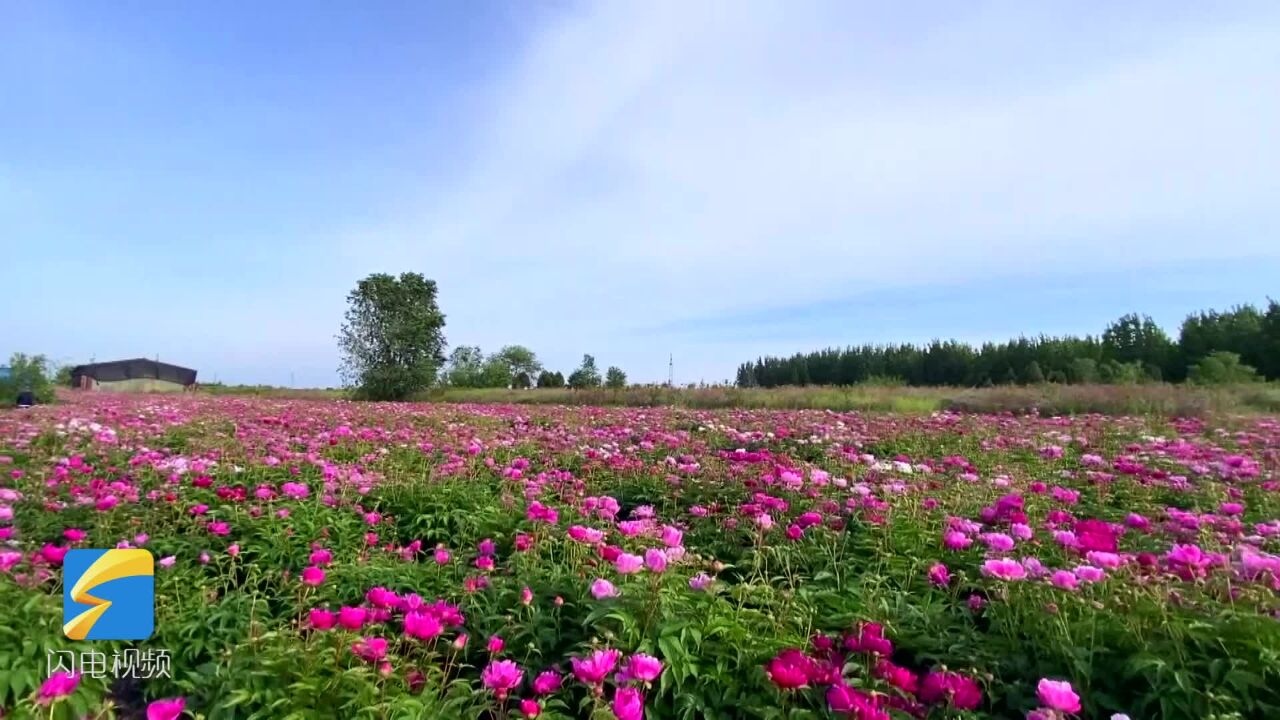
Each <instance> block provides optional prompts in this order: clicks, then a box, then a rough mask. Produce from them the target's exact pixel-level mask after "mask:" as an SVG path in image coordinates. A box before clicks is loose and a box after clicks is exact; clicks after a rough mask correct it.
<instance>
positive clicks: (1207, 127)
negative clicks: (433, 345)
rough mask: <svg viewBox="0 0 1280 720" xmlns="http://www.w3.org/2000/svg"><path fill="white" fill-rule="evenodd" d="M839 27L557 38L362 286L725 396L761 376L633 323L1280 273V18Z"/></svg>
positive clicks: (685, 24)
mask: <svg viewBox="0 0 1280 720" xmlns="http://www.w3.org/2000/svg"><path fill="white" fill-rule="evenodd" d="M843 6H844V5H843V4H842V3H836V4H834V5H833V6H829V7H823V6H820V5H808V4H803V3H750V4H748V3H738V2H724V3H713V2H702V3H679V4H677V3H636V4H628V3H601V4H598V5H594V6H592V7H590V8H587V9H578V10H573V11H569V12H566V13H565V14H564V15H563V16H559V17H555V18H551V19H549V20H548V21H547V24H546V26H545V28H543V29H542V30H541V32H540V33H538V34H537V36H536V37H535V38H534V40H533V41H532V42H531V44H530V45H529V46H528V47H527V48H524V49H523V50H522V52H521V54H520V55H519V60H518V62H517V63H516V64H515V65H514V66H513V67H512V69H511V72H510V73H509V74H508V75H507V76H505V77H504V79H502V80H501V81H500V82H498V83H496V84H495V85H494V86H493V87H492V88H491V89H490V92H489V98H490V103H489V105H488V106H487V108H486V116H485V117H483V118H481V119H480V120H478V121H477V122H476V123H475V124H474V128H475V135H474V137H471V138H468V140H467V146H468V147H472V148H475V151H474V156H473V157H472V158H471V159H470V161H469V164H468V166H467V167H466V168H460V169H457V171H456V172H455V173H454V174H455V177H456V184H455V186H454V187H455V188H456V190H455V191H454V192H450V193H446V194H444V195H443V196H437V197H424V198H422V199H421V201H420V203H418V204H415V205H414V206H413V207H406V208H403V209H402V211H401V212H400V213H398V214H395V215H393V216H392V217H388V218H387V219H386V221H385V223H384V224H382V225H379V226H377V227H373V228H365V229H360V230H357V231H354V232H352V233H351V234H350V236H349V238H348V240H347V242H346V244H345V247H344V249H343V252H344V253H345V257H346V258H347V259H348V260H349V261H350V267H351V269H352V270H353V271H354V270H361V271H364V270H375V269H378V270H380V269H386V268H405V269H408V268H410V267H412V268H414V269H417V268H424V269H426V271H427V273H428V275H430V276H432V277H435V278H437V279H438V280H439V281H440V283H441V289H442V297H443V301H444V305H445V310H446V312H447V313H448V314H449V320H450V338H451V340H453V341H454V342H455V343H460V342H467V343H472V342H479V343H481V344H483V345H485V346H494V345H497V344H500V343H504V342H524V343H527V344H530V345H533V346H535V348H536V349H538V350H539V351H540V352H541V353H542V354H543V355H544V356H548V357H549V358H550V359H551V360H552V361H553V362H554V363H556V364H567V363H571V362H573V361H575V360H576V359H577V357H578V356H579V355H580V354H581V352H583V351H594V352H595V353H596V355H597V356H598V357H600V359H601V362H604V363H606V364H608V363H610V362H612V361H613V360H612V357H617V358H618V362H620V363H621V364H624V366H627V365H629V366H630V367H631V368H632V369H633V372H632V375H633V378H635V379H641V380H645V379H657V378H660V377H664V376H665V364H666V363H665V359H666V354H667V351H668V349H676V350H678V351H680V352H684V353H686V354H688V355H691V356H698V357H700V358H701V359H699V360H698V361H697V362H698V363H701V364H702V365H701V366H700V367H699V368H697V371H713V370H714V371H715V372H714V373H712V376H713V377H716V376H724V375H727V374H728V372H729V370H730V369H731V367H732V365H733V364H734V363H736V362H737V361H738V360H740V359H742V358H740V357H738V356H736V355H734V356H729V357H725V356H723V355H724V354H725V351H726V350H727V348H702V349H699V348H696V347H691V346H689V344H688V343H689V341H688V339H687V338H675V337H666V338H664V337H654V336H652V335H647V336H645V337H644V338H643V339H636V338H634V337H632V331H633V329H634V328H636V327H650V326H653V325H655V324H660V323H662V322H674V321H679V320H683V319H689V318H695V317H703V316H707V315H715V314H717V313H722V312H729V311H738V312H741V311H742V310H743V309H746V308H752V307H771V306H778V305H792V304H796V303H800V302H806V301H816V300H821V299H825V298H831V297H839V296H841V295H843V294H847V293H848V292H849V290H850V289H851V288H858V289H866V288H875V287H894V286H902V285H911V284H919V283H928V282H931V281H936V280H940V279H964V280H972V279H974V278H981V277H997V276H1001V275H1008V274H1017V273H1021V272H1025V271H1028V270H1036V271H1040V270H1042V269H1043V268H1044V267H1046V266H1052V267H1056V268H1060V269H1062V270H1080V269H1087V268H1090V267H1097V266H1102V265H1105V266H1144V265H1150V264H1151V263H1152V262H1153V261H1155V260H1157V259H1158V260H1162V261H1168V260H1185V259H1194V258H1201V257H1204V258H1223V257H1235V256H1244V255H1253V256H1257V255H1267V256H1270V257H1276V256H1277V255H1278V254H1280V246H1278V245H1276V243H1275V242H1274V239H1273V237H1272V236H1274V234H1275V233H1274V230H1275V222H1274V210H1273V208H1272V206H1273V204H1274V198H1275V197H1277V195H1280V173H1277V170H1276V168H1277V167H1280V144H1277V143H1275V142H1274V138H1273V137H1272V135H1273V134H1274V128H1276V127H1280V96H1277V95H1276V94H1275V93H1274V92H1273V89H1274V88H1275V87H1276V84H1277V81H1278V80H1280V24H1277V22H1276V17H1275V16H1274V15H1273V16H1270V17H1261V18H1257V17H1255V18H1252V19H1251V22H1249V23H1247V24H1245V23H1235V22H1225V21H1224V22H1218V23H1216V24H1213V23H1207V22H1206V23H1199V26H1200V29H1191V30H1187V29H1186V28H1183V27H1181V26H1178V27H1173V26H1169V27H1164V26H1160V25H1157V24H1154V23H1151V24H1143V23H1135V24H1134V25H1133V27H1132V28H1130V30H1129V31H1128V32H1129V34H1128V35H1125V34H1124V33H1119V37H1118V38H1111V37H1110V36H1108V39H1107V41H1106V42H1102V41H1099V42H1097V43H1086V42H1083V41H1082V42H1080V43H1076V44H1072V43H1067V42H1065V41H1063V40H1062V38H1061V37H1059V35H1060V34H1061V32H1064V31H1060V29H1059V28H1058V23H1059V22H1060V18H1058V17H1053V16H1052V15H1051V14H1049V13H1041V14H1039V15H1036V14H1029V13H1015V12H1012V11H1010V12H987V13H979V14H973V15H970V16H968V17H961V18H945V19H937V18H934V19H932V20H928V19H922V20H920V22H918V23H914V24H913V23H912V22H903V18H897V19H896V22H898V23H902V24H903V25H904V27H905V29H904V28H903V27H898V26H897V25H892V26H888V25H886V26H885V29H884V32H883V33H881V32H879V29H880V27H881V26H879V25H877V24H875V21H877V20H878V19H877V18H875V17H873V16H872V15H871V14H870V13H868V12H858V13H851V12H845V11H843V10H841V9H840V8H842V7H843ZM833 8H835V9H833ZM907 20H910V18H908V19H907ZM1102 22H1105V20H1104V21H1102ZM1082 24H1083V25H1085V26H1088V23H1082ZM913 27H914V28H915V32H914V33H913V32H911V31H910V29H911V28H913ZM1065 32H1069V30H1068V31H1065ZM1010 38H1018V39H1019V43H1016V44H1015V43H1011V42H1010ZM1042 44H1044V45H1049V46H1054V47H1056V46H1057V45H1061V46H1062V47H1061V50H1062V52H1063V54H1062V55H1055V54H1054V53H1053V52H1052V51H1051V50H1045V49H1043V48H1037V46H1038V45H1042ZM1111 45H1113V46H1114V50H1110V51H1109V49H1108V48H1109V47H1110V46H1111ZM1072 53H1078V54H1074V55H1073V54H1072ZM1170 228H1180V229H1192V230H1194V229H1197V228H1200V229H1203V230H1204V231H1205V232H1206V233H1208V232H1212V235H1211V236H1206V237H1203V238H1199V239H1187V238H1188V237H1189V236H1190V235H1191V234H1190V233H1185V232H1184V233H1178V234H1176V235H1171V234H1170V233H1169V232H1167V231H1168V230H1169V229H1170ZM1268 230H1270V231H1271V232H1268ZM851 339H853V338H831V339H830V341H831V342H841V341H845V340H851ZM677 343H684V345H683V346H681V347H679V348H671V347H669V346H672V345H675V344H677ZM732 350H733V351H735V352H736V351H744V352H747V353H748V354H753V352H754V351H753V350H750V349H748V348H746V347H745V346H744V347H735V348H733V349H732ZM717 353H719V354H718V355H717Z"/></svg>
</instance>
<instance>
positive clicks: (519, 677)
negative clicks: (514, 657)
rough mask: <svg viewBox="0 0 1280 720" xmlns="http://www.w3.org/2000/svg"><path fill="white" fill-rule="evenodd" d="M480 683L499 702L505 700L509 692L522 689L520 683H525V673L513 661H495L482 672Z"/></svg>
mask: <svg viewBox="0 0 1280 720" xmlns="http://www.w3.org/2000/svg"><path fill="white" fill-rule="evenodd" d="M480 681H481V682H483V683H484V686H485V687H487V688H489V689H490V690H492V691H493V693H494V695H496V696H497V697H498V699H499V700H503V699H505V698H506V697H507V693H508V692H510V691H511V690H514V689H516V688H518V687H520V683H521V682H523V681H524V671H523V670H521V669H520V666H519V665H517V664H516V663H515V662H513V661H511V660H494V661H492V662H490V663H489V664H488V665H486V666H485V668H484V670H483V671H481V673H480Z"/></svg>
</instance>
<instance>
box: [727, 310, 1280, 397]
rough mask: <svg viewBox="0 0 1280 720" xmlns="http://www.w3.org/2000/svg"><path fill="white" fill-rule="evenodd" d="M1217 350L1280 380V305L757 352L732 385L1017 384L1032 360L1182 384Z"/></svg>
mask: <svg viewBox="0 0 1280 720" xmlns="http://www.w3.org/2000/svg"><path fill="white" fill-rule="evenodd" d="M1219 350H1224V351H1229V352H1234V353H1237V354H1239V355H1240V356H1241V358H1242V361H1243V362H1244V364H1246V365H1251V366H1253V367H1256V368H1257V369H1258V372H1259V374H1260V375H1261V376H1262V377H1264V378H1266V379H1269V380H1276V379H1280V303H1277V302H1276V301H1274V300H1272V301H1269V304H1268V306H1267V310H1266V312H1262V311H1260V310H1258V309H1256V308H1254V307H1253V306H1250V305H1244V306H1240V307H1237V308H1234V309H1232V310H1231V311H1229V312H1226V313H1217V312H1214V311H1209V312H1203V313H1198V314H1194V315H1191V316H1188V318H1187V320H1186V321H1185V322H1184V323H1183V325H1182V328H1181V334H1180V336H1179V338H1178V341H1177V342H1176V343H1175V342H1174V341H1173V340H1171V339H1170V338H1169V336H1168V335H1167V334H1166V333H1165V332H1164V331H1163V330H1162V329H1160V327H1159V326H1158V325H1156V324H1155V322H1154V321H1152V319H1151V318H1150V317H1146V316H1139V315H1136V314H1129V315H1125V316H1123V317H1121V318H1119V319H1118V320H1116V321H1115V322H1113V323H1111V324H1110V325H1108V326H1107V327H1106V328H1105V330H1104V331H1103V333H1102V335H1101V336H1100V337H1092V336H1085V337H1072V336H1067V337H1046V336H1040V337H1036V338H1026V337H1020V338H1018V339H1016V340H1010V341H1008V342H1003V343H983V344H982V345H981V346H979V347H975V346H973V345H969V344H967V343H961V342H957V341H954V340H951V341H942V340H934V341H933V342H931V343H929V344H927V345H912V344H896V345H895V344H891V345H862V346H858V347H846V348H843V349H841V348H830V349H827V350H820V351H817V352H811V353H797V354H796V355H793V356H791V357H788V358H775V357H766V358H759V359H757V360H756V361H755V362H748V363H744V364H742V365H741V366H739V368H738V373H737V380H736V384H737V385H738V387H778V386H782V385H800V386H804V385H856V384H861V383H865V382H868V381H869V380H870V379H871V378H874V377H877V376H894V377H899V378H902V380H903V381H904V382H906V383H907V384H908V385H915V386H936V385H948V386H967V387H984V386H988V385H999V384H1004V385H1014V384H1018V383H1026V382H1034V381H1032V380H1029V379H1027V378H1026V377H1025V375H1026V374H1027V370H1028V369H1029V368H1030V365H1031V363H1033V362H1034V363H1036V365H1037V366H1038V367H1039V369H1040V372H1041V374H1042V375H1044V376H1045V377H1065V378H1066V379H1067V380H1068V381H1069V382H1072V383H1082V384H1087V383H1093V382H1098V381H1101V382H1108V383H1110V382H1114V383H1116V384H1129V383H1138V382H1152V381H1155V382H1159V381H1162V380H1163V381H1172V382H1179V381H1182V380H1184V379H1185V378H1186V374H1187V371H1188V367H1189V366H1191V365H1193V364H1194V363H1195V362H1196V361H1198V360H1199V359H1200V358H1202V357H1205V356H1207V355H1208V354H1209V353H1211V352H1214V351H1219Z"/></svg>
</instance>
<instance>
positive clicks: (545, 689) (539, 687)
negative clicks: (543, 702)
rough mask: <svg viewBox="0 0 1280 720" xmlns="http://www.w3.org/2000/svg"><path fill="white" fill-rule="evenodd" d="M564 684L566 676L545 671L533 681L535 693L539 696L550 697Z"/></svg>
mask: <svg viewBox="0 0 1280 720" xmlns="http://www.w3.org/2000/svg"><path fill="white" fill-rule="evenodd" d="M563 684H564V676H563V675H561V674H560V673H558V672H556V671H555V670H544V671H543V672H540V673H538V677H536V678H534V679H533V691H534V692H535V693H537V694H538V695H550V694H551V693H553V692H555V691H557V690H559V689H560V686H561V685H563Z"/></svg>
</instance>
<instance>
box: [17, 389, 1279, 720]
mask: <svg viewBox="0 0 1280 720" xmlns="http://www.w3.org/2000/svg"><path fill="white" fill-rule="evenodd" d="M1278 454H1280V423H1277V422H1276V421H1275V420H1269V419H1248V420H1243V419H1242V420H1236V421H1233V422H1231V423H1230V426H1229V427H1223V426H1221V425H1213V424H1210V425H1206V424H1205V423H1203V422H1201V421H1179V422H1172V423H1157V422H1154V421H1146V420H1143V419H1134V418H1102V417H1097V416H1084V417H1077V418H1071V419H1060V418H1043V419H1041V418H1035V417H1018V418H1015V417H1012V416H968V415H958V414H935V415H933V416H930V417H916V418H909V417H902V416H892V415H872V416H864V415H857V414H842V413H832V412H820V411H797V412H767V411H715V412H711V411H702V412H699V411H691V410H664V409H609V410H605V409H599V408H573V409H570V408H556V407H547V408H528V407H519V408H516V407H509V406H438V405H375V404H352V403H345V402H336V401H335V402H323V401H283V400H269V399H254V400H243V399H235V398H208V397H204V398H201V397H182V398H167V397H166V398H155V397H124V396H109V395H96V396H83V397H81V398H80V399H79V400H78V401H76V402H74V403H71V404H66V405H61V406H56V407H49V408H38V409H36V410H33V411H28V412H9V413H4V414H2V415H0V606H3V607H4V608H5V611H4V612H5V620H6V621H5V622H4V623H3V624H0V707H2V708H4V710H5V713H6V717H8V716H15V717H23V716H28V715H38V716H42V717H47V716H49V715H50V714H52V715H53V716H55V717H83V716H91V717H100V716H101V717H106V716H110V714H111V713H112V712H113V711H114V712H116V713H118V714H120V715H124V716H131V715H133V716H144V715H145V716H146V717H149V718H175V717H178V716H180V715H181V716H187V717H191V716H196V717H199V716H202V717H207V718H231V717H259V718H269V717H342V718H401V717H403V718H416V717H431V718H452V717H457V718H480V717H487V718H504V717H506V718H519V717H535V716H537V717H544V718H570V717H581V718H587V717H593V718H594V717H599V718H609V717H617V718H622V719H623V720H631V719H634V718H641V717H648V718H677V717H678V718H703V717H706V718H726V719H729V718H769V717H797V718H803V717H835V716H842V717H852V718H890V717H897V718H910V717H917V718H924V717H1002V718H1005V717H1023V716H1027V717H1033V718H1040V719H1046V718H1063V717H1071V716H1079V717H1091V718H1092V717H1104V718H1105V717H1112V716H1114V715H1121V716H1124V715H1127V716H1129V717H1133V718H1153V717H1162V718H1181V717H1186V718H1204V717H1217V718H1248V717H1259V718H1260V717H1277V716H1280V664H1278V663H1277V661H1278V660H1280V622H1277V612H1278V611H1277V608H1280V556H1277V555H1276V554H1275V553H1276V552H1277V546H1278V545H1280V501H1277V494H1276V490H1277V487H1278V486H1280V480H1278V479H1277V455H1278ZM86 547H143V548H146V549H148V550H150V551H151V552H152V553H153V555H154V557H155V558H156V559H157V569H156V630H155V634H154V636H153V637H152V638H151V639H150V640H148V641H145V642H142V643H136V644H134V643H97V644H96V645H97V646H98V649H102V650H104V651H111V650H118V649H120V648H123V647H147V648H165V649H168V650H170V651H171V653H172V656H173V668H172V670H173V672H172V677H171V678H160V679H153V680H149V681H146V682H138V681H121V680H110V679H103V678H97V677H89V676H78V675H69V674H55V675H54V676H52V677H50V676H48V674H47V672H46V670H45V656H46V653H47V652H48V651H50V650H58V649H77V648H80V647H82V646H83V643H80V644H78V643H75V642H72V641H69V640H66V639H65V638H63V636H62V632H61V622H62V618H61V611H62V601H61V593H62V577H61V572H60V570H59V566H60V564H61V562H62V559H63V556H64V555H65V554H66V552H67V550H68V549H72V548H86Z"/></svg>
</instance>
